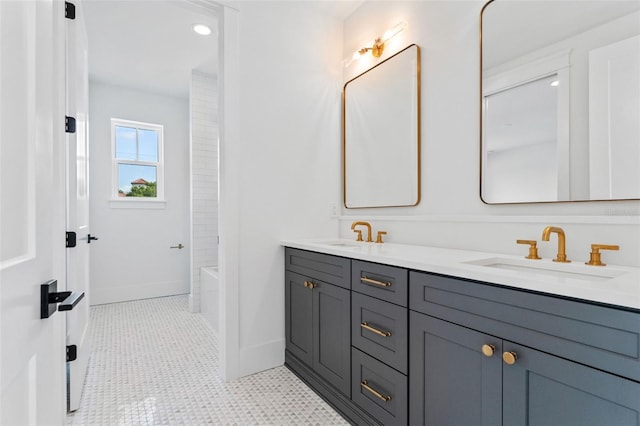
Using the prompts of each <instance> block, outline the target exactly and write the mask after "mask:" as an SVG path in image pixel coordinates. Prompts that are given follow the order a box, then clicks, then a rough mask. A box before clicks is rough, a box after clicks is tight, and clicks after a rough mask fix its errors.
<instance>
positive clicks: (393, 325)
mask: <svg viewBox="0 0 640 426" xmlns="http://www.w3.org/2000/svg"><path fill="white" fill-rule="evenodd" d="M407 334H408V310H407V308H404V307H401V306H398V305H394V304H392V303H388V302H383V301H382V300H379V299H375V298H373V297H370V296H365V295H364V294H358V293H352V295H351V344H352V345H353V346H356V347H357V348H358V349H360V350H362V351H363V352H365V353H367V354H369V355H371V356H373V357H375V358H377V359H379V360H380V361H382V362H384V363H385V364H387V365H389V366H391V367H393V368H395V369H396V370H398V371H400V372H402V373H404V374H407V364H408V359H407V351H408V340H407Z"/></svg>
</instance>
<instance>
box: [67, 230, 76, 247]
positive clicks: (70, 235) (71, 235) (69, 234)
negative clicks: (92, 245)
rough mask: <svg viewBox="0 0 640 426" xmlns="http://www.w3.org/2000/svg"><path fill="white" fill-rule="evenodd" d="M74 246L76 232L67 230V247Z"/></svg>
mask: <svg viewBox="0 0 640 426" xmlns="http://www.w3.org/2000/svg"><path fill="white" fill-rule="evenodd" d="M75 246H76V233H75V232H70V231H67V247H75Z"/></svg>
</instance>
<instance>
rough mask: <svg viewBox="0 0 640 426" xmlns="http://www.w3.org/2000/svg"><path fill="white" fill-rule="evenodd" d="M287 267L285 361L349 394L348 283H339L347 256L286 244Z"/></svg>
mask: <svg viewBox="0 0 640 426" xmlns="http://www.w3.org/2000/svg"><path fill="white" fill-rule="evenodd" d="M285 268H286V271H285V312H286V317H285V335H286V352H287V353H286V354H285V357H286V359H287V363H288V364H298V363H300V364H301V365H302V366H303V368H305V369H309V370H311V371H312V372H313V373H314V374H315V375H317V376H318V377H319V378H321V379H322V380H323V381H324V382H326V383H328V384H330V385H332V386H333V387H335V389H337V390H339V391H340V392H342V393H343V394H344V395H345V396H346V397H349V396H350V394H351V328H350V323H349V321H350V317H351V297H350V291H349V290H348V288H343V287H342V286H341V285H340V284H343V283H344V281H343V280H342V278H341V277H342V276H343V275H344V276H345V277H346V283H347V285H348V282H349V281H348V280H349V276H350V261H349V259H344V258H340V257H335V256H327V255H321V254H318V253H310V252H305V251H301V250H294V249H287V251H286V262H285ZM292 269H293V270H295V271H297V272H294V271H293V270H292ZM319 276H320V277H322V278H324V279H329V280H331V281H333V282H334V283H335V284H333V283H328V282H326V281H322V280H320V279H318V278H317V277H319ZM336 284H337V285H336ZM292 356H293V357H295V358H292ZM290 361H291V362H290Z"/></svg>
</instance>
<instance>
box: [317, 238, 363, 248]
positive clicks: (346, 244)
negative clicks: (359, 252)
mask: <svg viewBox="0 0 640 426" xmlns="http://www.w3.org/2000/svg"><path fill="white" fill-rule="evenodd" d="M318 244H322V245H326V246H331V247H341V248H349V247H360V246H362V245H363V244H364V243H363V242H358V241H346V240H335V241H322V242H318Z"/></svg>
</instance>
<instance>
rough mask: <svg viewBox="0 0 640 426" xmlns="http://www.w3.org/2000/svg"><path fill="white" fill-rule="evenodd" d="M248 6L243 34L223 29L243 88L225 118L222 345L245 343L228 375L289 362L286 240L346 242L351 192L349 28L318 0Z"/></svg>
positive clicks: (240, 20) (228, 80)
mask: <svg viewBox="0 0 640 426" xmlns="http://www.w3.org/2000/svg"><path fill="white" fill-rule="evenodd" d="M237 7H238V8H239V12H238V13H237V17H236V18H234V19H237V21H234V22H235V23H236V24H237V26H238V28H239V32H238V33H235V32H233V31H229V32H227V31H226V30H225V32H224V35H225V37H227V42H228V43H231V44H234V43H235V42H236V41H237V46H236V45H235V44H234V47H236V50H237V52H239V53H238V63H237V67H234V69H233V70H231V71H233V73H232V74H231V75H227V76H226V77H225V85H226V84H230V85H232V86H233V87H236V88H237V92H236V93H228V94H224V96H225V105H229V108H228V109H227V108H226V107H225V109H226V110H225V111H222V112H223V114H225V115H226V118H225V122H227V121H231V122H233V123H235V124H236V125H235V126H233V127H232V128H226V129H223V136H224V137H223V139H222V140H221V147H220V155H221V163H220V168H221V170H220V172H221V177H220V179H221V194H220V196H221V198H220V209H221V210H220V215H221V225H220V250H221V259H220V260H221V280H223V282H222V283H221V292H222V297H223V298H224V300H226V301H229V300H231V301H232V302H233V303H231V304H229V303H227V304H226V305H225V306H224V309H225V313H224V314H223V317H224V319H223V322H222V323H221V324H222V327H223V328H225V329H226V330H227V331H224V330H223V338H222V340H223V341H224V342H225V344H226V345H232V346H237V347H227V348H226V353H224V354H223V355H222V359H223V361H224V362H225V363H226V366H227V367H226V370H227V371H226V372H225V373H224V374H225V376H226V377H227V378H233V377H236V376H239V375H244V374H250V373H253V372H257V371H260V370H264V369H267V368H272V367H275V366H277V365H281V364H282V363H283V362H284V347H285V343H284V250H283V248H282V247H281V246H280V241H281V239H283V238H291V237H323V236H327V235H331V236H336V235H337V221H336V220H335V219H331V218H330V217H329V209H328V203H329V202H334V203H338V202H339V197H340V150H341V148H340V90H341V81H340V80H341V78H342V75H341V66H340V62H341V60H342V57H341V49H340V46H341V43H342V24H341V22H340V21H339V20H338V19H335V18H332V17H329V16H325V15H323V14H322V13H321V12H319V11H317V10H316V9H315V8H314V6H313V2H290V1H283V2H257V1H256V2H248V1H247V2H245V1H242V2H238V3H237ZM227 18H228V16H227V15H225V25H229V24H230V19H227ZM236 36H237V39H235V37H236ZM236 68H237V69H236ZM231 71H230V72H231ZM232 83H233V84H232ZM231 115H233V117H231ZM234 292H235V295H231V296H229V294H230V293H234ZM236 301H237V306H235V302H236ZM235 330H237V335H236V331H235ZM225 333H226V334H225ZM236 338H237V340H236ZM233 354H237V356H236V357H234V356H233Z"/></svg>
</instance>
